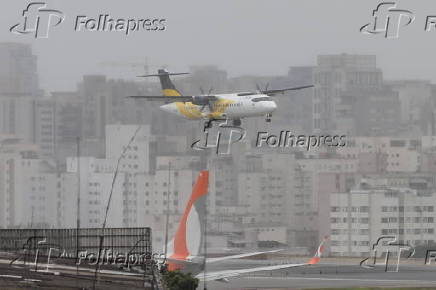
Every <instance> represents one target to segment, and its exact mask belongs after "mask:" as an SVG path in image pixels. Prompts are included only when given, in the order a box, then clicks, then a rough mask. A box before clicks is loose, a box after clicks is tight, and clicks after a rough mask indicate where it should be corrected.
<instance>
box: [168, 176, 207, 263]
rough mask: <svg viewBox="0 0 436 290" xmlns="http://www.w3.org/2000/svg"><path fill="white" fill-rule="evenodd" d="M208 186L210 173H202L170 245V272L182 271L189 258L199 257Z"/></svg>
mask: <svg viewBox="0 0 436 290" xmlns="http://www.w3.org/2000/svg"><path fill="white" fill-rule="evenodd" d="M208 186H209V172H208V171H201V172H200V174H199V175H198V178H197V181H196V183H195V185H194V188H193V189H192V194H191V197H190V198H189V200H188V204H187V205H186V208H185V211H184V212H183V215H182V217H181V219H180V222H179V227H178V228H177V231H176V234H175V236H174V239H173V240H172V241H171V242H169V243H168V254H167V257H168V263H167V264H168V270H171V271H173V270H177V269H180V268H181V264H183V262H186V261H187V259H188V257H190V256H197V255H198V254H199V253H200V250H201V246H202V242H203V240H202V234H201V232H202V230H203V229H204V225H203V221H204V216H205V214H206V194H207V192H208ZM174 261H180V262H181V263H180V264H179V263H175V262H174Z"/></svg>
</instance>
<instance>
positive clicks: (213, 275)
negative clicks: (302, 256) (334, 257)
mask: <svg viewBox="0 0 436 290" xmlns="http://www.w3.org/2000/svg"><path fill="white" fill-rule="evenodd" d="M327 240H328V237H327V236H325V237H324V238H323V240H322V241H321V244H320V245H319V247H318V249H317V250H316V253H315V255H314V256H313V257H312V258H311V259H310V260H309V261H307V262H306V263H303V264H280V265H272V266H263V267H255V268H248V269H235V270H223V271H215V272H206V273H204V272H202V273H200V274H197V275H196V276H195V278H197V279H199V280H200V281H212V280H217V281H224V282H227V279H228V278H231V277H236V276H240V275H243V274H248V273H253V272H261V271H273V270H279V269H287V268H295V267H302V266H309V265H315V264H318V263H319V261H320V260H321V255H322V253H323V252H324V243H325V242H326V241H327Z"/></svg>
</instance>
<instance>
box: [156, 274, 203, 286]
mask: <svg viewBox="0 0 436 290" xmlns="http://www.w3.org/2000/svg"><path fill="white" fill-rule="evenodd" d="M163 280H164V283H165V285H166V286H167V288H168V290H195V289H197V287H198V279H197V278H194V277H193V276H192V274H191V273H182V272H180V271H165V272H164V273H163Z"/></svg>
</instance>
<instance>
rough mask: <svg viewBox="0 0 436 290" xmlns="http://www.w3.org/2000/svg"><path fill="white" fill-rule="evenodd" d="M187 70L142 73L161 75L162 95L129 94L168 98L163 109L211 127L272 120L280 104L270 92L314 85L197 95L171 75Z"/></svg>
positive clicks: (157, 98) (149, 98) (151, 97)
mask: <svg viewBox="0 0 436 290" xmlns="http://www.w3.org/2000/svg"><path fill="white" fill-rule="evenodd" d="M184 74H188V73H169V72H168V71H166V70H164V69H159V70H158V73H157V74H151V75H143V76H140V77H158V78H159V80H160V83H161V86H162V93H163V96H130V97H131V98H143V99H145V100H148V101H165V102H166V104H165V105H162V106H161V107H160V108H161V109H162V110H163V111H166V112H170V113H174V114H177V115H179V116H181V117H184V118H187V119H190V120H205V121H206V122H205V128H210V127H211V126H212V123H213V121H227V120H231V121H232V125H233V126H240V125H241V119H243V118H247V117H258V116H266V121H267V122H270V121H271V117H272V113H273V112H274V111H275V110H276V109H277V104H276V103H275V101H274V100H273V99H272V98H271V96H274V95H277V94H283V93H284V92H286V91H293V90H301V89H306V88H310V87H313V85H306V86H300V87H292V88H285V89H276V90H267V89H265V90H261V89H259V88H258V89H257V91H256V92H240V93H228V94H214V95H211V94H200V95H196V96H186V95H182V94H181V93H180V92H179V91H178V90H177V89H176V87H175V86H174V84H173V83H172V82H171V79H170V76H174V75H184Z"/></svg>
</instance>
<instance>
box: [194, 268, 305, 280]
mask: <svg viewBox="0 0 436 290" xmlns="http://www.w3.org/2000/svg"><path fill="white" fill-rule="evenodd" d="M306 265H310V264H281V265H272V266H263V267H255V268H248V269H236V270H223V271H216V272H207V273H206V275H205V274H204V273H200V274H197V275H196V276H195V278H197V279H199V280H200V281H213V280H223V281H226V279H227V278H231V277H237V276H240V275H243V274H248V273H254V272H261V271H273V270H279V269H287V268H294V267H301V266H306Z"/></svg>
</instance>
